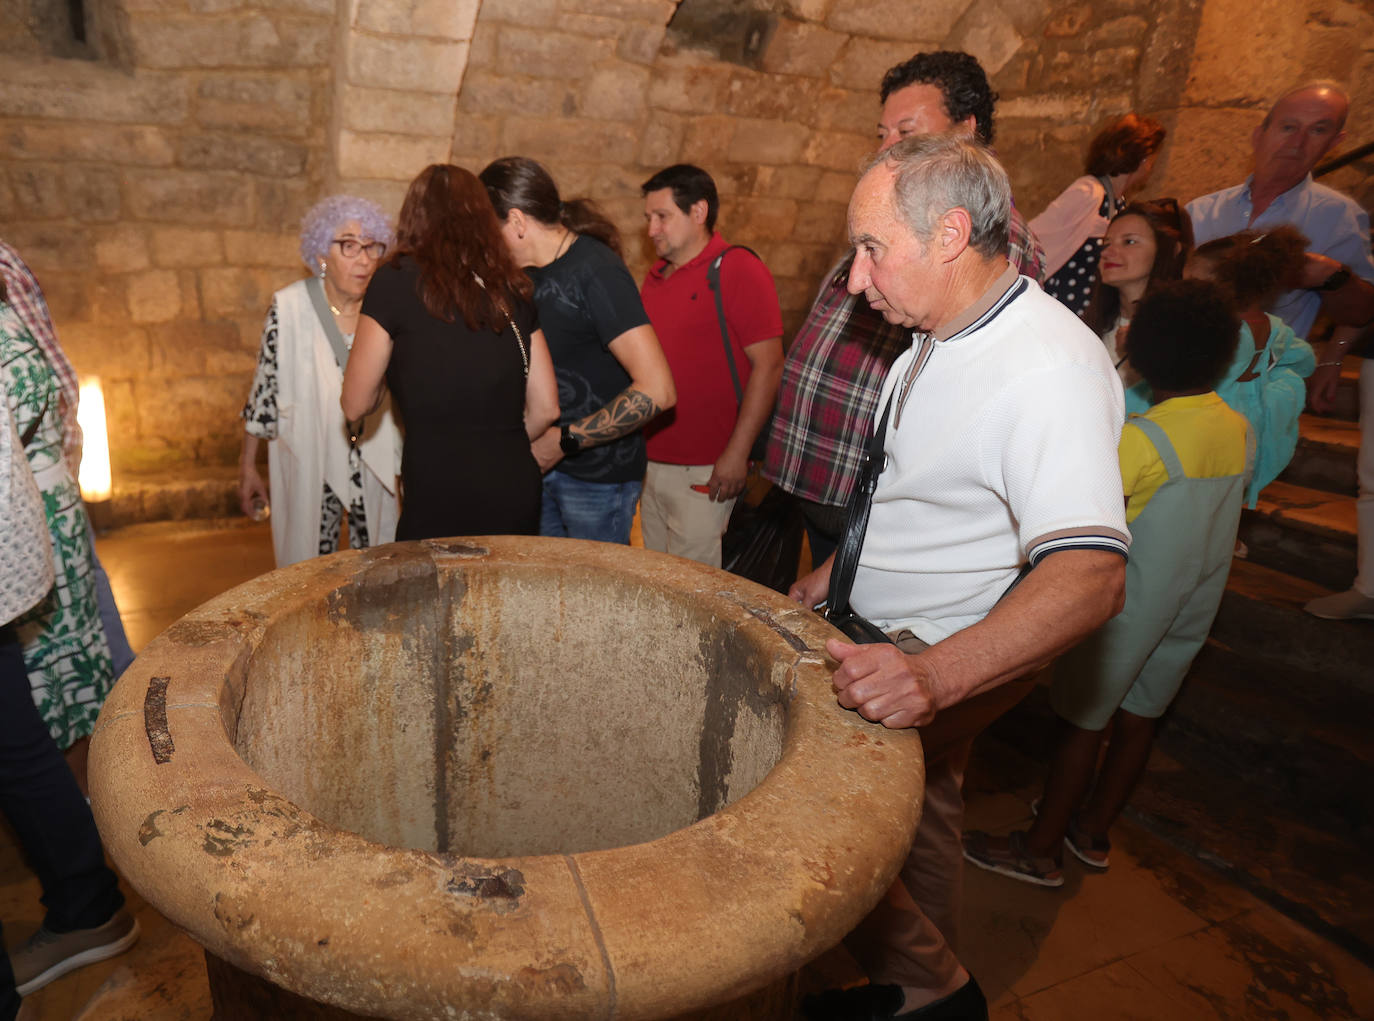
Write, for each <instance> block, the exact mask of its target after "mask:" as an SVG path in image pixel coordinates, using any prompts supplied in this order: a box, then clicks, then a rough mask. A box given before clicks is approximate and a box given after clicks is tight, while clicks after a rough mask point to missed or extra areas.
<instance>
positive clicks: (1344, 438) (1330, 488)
mask: <svg viewBox="0 0 1374 1021" xmlns="http://www.w3.org/2000/svg"><path fill="white" fill-rule="evenodd" d="M1299 429H1300V435H1299V437H1298V449H1297V450H1296V451H1295V452H1294V454H1293V460H1292V461H1291V462H1290V463H1289V465H1288V467H1287V468H1286V469H1284V472H1283V474H1282V475H1280V476H1279V478H1280V479H1281V480H1282V481H1284V482H1289V483H1292V484H1293V485H1297V486H1304V487H1306V488H1308V489H1321V490H1325V491H1327V492H1331V493H1339V494H1341V495H1343V496H1352V497H1353V496H1354V495H1355V493H1356V491H1357V490H1358V488H1359V487H1358V482H1357V480H1356V477H1355V459H1356V457H1357V456H1358V454H1359V451H1360V424H1359V423H1358V422H1351V421H1347V420H1346V419H1342V418H1328V417H1325V416H1321V415H1303V416H1302V419H1301V421H1300V424H1299Z"/></svg>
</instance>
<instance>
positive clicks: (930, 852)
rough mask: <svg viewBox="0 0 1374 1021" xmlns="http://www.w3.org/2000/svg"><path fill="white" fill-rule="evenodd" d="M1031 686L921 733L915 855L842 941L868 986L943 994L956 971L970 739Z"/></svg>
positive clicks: (989, 697) (946, 715)
mask: <svg viewBox="0 0 1374 1021" xmlns="http://www.w3.org/2000/svg"><path fill="white" fill-rule="evenodd" d="M892 638H893V641H894V642H896V644H897V648H899V649H901V650H902V651H903V652H905V653H908V654H915V653H918V652H921V651H923V650H925V649H927V648H929V646H927V645H926V643H925V642H923V641H921V640H920V639H919V638H917V637H916V636H915V635H913V634H912V633H911V632H910V631H899V632H897V633H896V634H894V635H893V636H892ZM1034 683H1035V680H1034V676H1032V677H1028V678H1025V679H1022V680H1016V681H1010V682H1008V683H1007V684H1004V685H1001V686H1000V687H997V688H993V689H992V690H991V691H988V692H984V693H983V694H980V695H977V696H975V697H973V698H970V699H968V700H966V701H964V702H961V703H960V704H959V705H956V706H951V707H950V708H949V709H946V710H944V712H942V713H940V715H939V716H937V717H936V719H935V721H934V722H933V723H931V724H930V726H928V727H922V728H921V741H922V744H923V745H924V748H925V754H926V788H925V800H924V803H923V806H922V809H921V821H920V824H919V825H918V826H917V827H916V836H915V838H914V839H913V840H912V844H911V850H910V852H908V854H907V859H906V862H905V863H904V864H903V865H902V869H901V872H899V873H898V875H897V880H896V882H894V883H893V884H892V886H891V888H890V889H889V890H888V891H887V893H885V894H884V895H883V899H882V900H881V901H879V902H878V905H877V907H875V908H874V909H873V910H872V911H871V912H869V914H868V916H867V917H866V918H865V919H864V920H863V921H862V922H860V923H859V924H858V926H857V927H856V928H855V929H854V931H853V932H851V933H850V934H849V935H848V936H846V937H845V941H844V942H845V947H846V948H848V950H849V952H850V953H851V954H853V955H854V959H855V960H856V961H858V962H859V965H860V966H861V967H862V968H863V969H864V971H865V972H866V973H867V975H868V978H869V981H870V982H873V983H875V984H890V985H899V986H906V987H908V988H911V989H932V990H934V989H942V988H944V987H946V986H948V985H949V983H950V982H951V981H952V980H953V978H954V975H955V973H956V972H957V971H958V970H959V958H958V957H957V956H956V955H955V947H956V946H957V945H958V939H959V934H958V925H959V911H960V907H961V902H962V895H963V866H964V854H963V845H962V832H963V828H964V791H963V787H964V770H965V769H966V767H967V766H968V759H969V751H970V749H971V748H972V747H973V739H974V738H975V737H976V736H977V735H978V734H979V732H981V731H982V730H983V729H984V728H985V727H986V726H987V725H988V724H990V723H991V722H992V721H993V720H995V719H997V717H998V716H1001V715H1002V713H1004V712H1006V711H1007V710H1008V709H1010V708H1011V707H1012V706H1014V705H1015V704H1016V703H1017V702H1019V701H1020V700H1021V699H1022V698H1024V697H1025V696H1026V694H1028V693H1029V692H1030V689H1031V688H1032V687H1034Z"/></svg>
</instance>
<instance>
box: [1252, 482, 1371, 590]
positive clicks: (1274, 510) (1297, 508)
mask: <svg viewBox="0 0 1374 1021" xmlns="http://www.w3.org/2000/svg"><path fill="white" fill-rule="evenodd" d="M1240 538H1241V541H1242V542H1244V543H1245V545H1246V547H1247V550H1248V554H1247V559H1248V560H1249V561H1251V562H1252V563H1257V564H1260V565H1263V566H1266V567H1271V568H1274V569H1275V570H1278V571H1283V572H1284V573H1285V574H1291V575H1294V576H1295V577H1298V578H1304V579H1306V580H1308V581H1312V582H1316V583H1317V584H1319V585H1324V586H1325V587H1326V588H1328V589H1331V590H1333V591H1342V590H1344V589H1347V588H1349V587H1350V583H1351V581H1352V580H1353V578H1354V576H1355V501H1354V499H1353V498H1352V497H1350V496H1342V495H1339V494H1336V493H1330V492H1325V491H1323V490H1319V489H1311V488H1308V487H1306V486H1295V485H1293V484H1292V483H1289V482H1284V481H1277V482H1271V483H1270V484H1269V485H1268V486H1266V487H1265V488H1264V491H1263V492H1262V493H1261V494H1260V498H1259V505H1258V507H1257V508H1256V509H1255V510H1246V511H1245V512H1244V513H1243V514H1242V515H1241V521H1240Z"/></svg>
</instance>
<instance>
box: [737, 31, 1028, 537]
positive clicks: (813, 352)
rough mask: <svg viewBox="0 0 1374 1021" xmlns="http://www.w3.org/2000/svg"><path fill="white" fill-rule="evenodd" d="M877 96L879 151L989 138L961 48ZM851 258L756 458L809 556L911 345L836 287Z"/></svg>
mask: <svg viewBox="0 0 1374 1021" xmlns="http://www.w3.org/2000/svg"><path fill="white" fill-rule="evenodd" d="M879 97H880V99H881V100H882V110H881V112H880V115H879V119H878V148H879V149H880V150H882V149H887V148H888V147H890V146H892V145H894V144H896V143H897V142H899V141H901V140H902V139H903V138H907V137H909V136H911V135H923V134H932V133H940V132H946V131H949V132H956V133H961V134H966V135H969V136H972V137H974V138H977V140H978V141H980V142H982V143H983V144H984V145H987V144H989V143H990V142H991V141H992V138H993V105H994V104H995V103H996V101H997V93H996V92H994V91H993V90H992V86H991V85H990V84H989V83H988V77H987V75H986V74H985V73H984V71H983V68H982V67H981V66H980V65H979V63H978V61H977V60H976V59H975V58H974V57H972V56H970V55H969V54H967V53H959V52H954V51H939V52H933V53H917V54H916V55H915V56H913V57H912V58H911V59H909V60H905V61H903V62H902V63H900V64H898V65H896V66H895V67H892V68H890V69H889V70H888V72H887V73H886V74H885V75H884V76H883V80H882V86H881V89H880V92H879ZM1007 230H1008V235H1009V237H1008V243H1007V259H1008V260H1009V261H1010V262H1011V264H1012V265H1013V266H1015V267H1016V269H1017V271H1018V272H1019V273H1021V274H1022V275H1024V276H1028V277H1031V278H1032V279H1034V280H1036V281H1040V280H1042V279H1043V278H1044V261H1045V253H1044V252H1043V251H1042V250H1041V248H1040V245H1039V243H1038V242H1037V241H1036V240H1035V235H1034V234H1033V233H1032V232H1031V229H1030V227H1028V226H1027V225H1026V221H1025V219H1024V218H1023V217H1022V216H1021V214H1020V213H1019V212H1017V210H1016V209H1015V207H1013V208H1012V210H1011V217H1010V220H1009V221H1008V223H1007ZM852 262H853V257H852V255H848V256H846V257H845V258H844V259H842V260H841V261H840V263H839V264H838V265H836V266H835V267H834V268H833V269H832V270H831V271H830V274H829V276H828V277H827V278H826V281H825V283H823V284H822V285H821V289H820V293H819V294H818V295H817V296H816V301H815V304H814V305H812V307H811V311H810V312H809V313H807V317H806V321H805V322H804V323H803V324H802V327H801V329H800V330H799V331H798V333H797V336H796V338H795V339H794V340H793V341H792V345H791V347H789V348H788V351H787V358H786V361H785V362H784V364H783V376H782V385H781V388H780V389H779V392H778V406H777V411H776V412H775V414H774V417H773V425H772V430H771V432H770V434H769V440H768V450H767V454H766V456H765V458H764V468H763V474H764V477H765V478H767V479H768V480H769V481H771V482H773V483H774V484H775V485H777V486H779V487H780V488H781V489H784V490H786V491H787V492H789V493H792V494H793V495H795V496H796V497H798V499H799V501H800V504H801V509H802V516H803V519H804V520H805V522H806V532H807V538H808V540H809V541H810V543H811V555H812V562H813V563H817V564H818V563H820V562H821V561H823V560H824V559H825V558H826V557H828V556H829V555H830V554H831V552H832V551H833V550H834V549H835V543H836V540H837V539H838V538H839V534H840V528H841V525H842V524H843V520H844V505H845V501H846V500H848V499H849V494H850V492H851V491H852V490H853V488H854V482H855V480H856V479H857V477H858V470H859V462H860V460H861V459H862V457H863V447H864V439H865V437H866V436H867V435H868V431H869V428H870V426H871V424H872V422H873V418H874V410H875V406H876V404H877V401H878V389H879V387H880V386H881V384H882V381H883V376H884V375H885V374H886V372H887V369H888V366H890V365H891V364H892V362H893V360H894V359H895V358H896V357H897V355H898V354H900V353H901V352H902V351H904V350H906V348H907V347H908V346H910V343H911V334H910V331H908V330H904V329H902V328H901V327H898V326H893V325H891V324H889V323H886V322H884V321H883V319H882V317H881V316H879V315H878V314H877V313H876V312H874V311H873V310H872V309H870V308H869V307H868V306H867V305H866V304H865V303H864V302H863V301H860V300H858V299H856V298H855V297H854V296H853V295H851V294H849V293H848V292H847V291H846V290H845V281H846V280H848V278H849V269H850V266H851V265H852Z"/></svg>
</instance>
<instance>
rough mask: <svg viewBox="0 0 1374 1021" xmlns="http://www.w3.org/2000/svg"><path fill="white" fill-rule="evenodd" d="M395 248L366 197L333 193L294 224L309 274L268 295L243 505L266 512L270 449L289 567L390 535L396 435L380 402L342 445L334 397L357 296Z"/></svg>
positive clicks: (276, 533) (275, 505) (247, 410)
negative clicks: (260, 461) (262, 461)
mask: <svg viewBox="0 0 1374 1021" xmlns="http://www.w3.org/2000/svg"><path fill="white" fill-rule="evenodd" d="M391 243H392V229H391V222H390V220H389V219H388V218H387V216H386V214H385V213H383V212H382V210H381V208H380V207H379V206H377V205H376V204H375V203H372V202H369V201H367V200H366V199H360V198H355V197H353V196H351V195H334V196H331V197H329V198H326V199H323V200H322V201H320V202H318V203H316V205H315V206H313V207H312V208H311V209H310V211H309V212H308V213H306V214H305V219H304V220H302V221H301V238H300V254H301V259H302V260H303V261H304V262H305V265H306V267H307V268H308V269H309V270H310V272H311V276H309V277H307V278H306V279H304V280H298V281H296V282H295V283H294V284H291V285H289V286H287V287H283V288H282V289H281V290H280V291H278V292H277V293H276V294H275V295H273V297H272V307H271V308H270V309H268V312H267V321H266V323H265V324H264V326H263V331H262V346H261V349H260V351H259V354H258V369H257V374H256V375H255V376H254V378H253V389H252V392H251V393H250V394H249V397H248V403H247V404H245V405H244V408H243V411H242V413H241V417H242V418H243V423H244V425H243V428H244V435H243V449H242V453H241V455H240V458H239V505H240V506H241V507H242V508H243V512H244V513H245V514H247V515H249V516H250V517H254V518H258V519H261V518H262V517H264V516H266V514H267V511H268V496H269V490H268V487H267V486H265V485H264V484H263V480H262V476H261V475H260V474H259V472H258V468H257V464H256V461H257V453H258V444H259V441H260V440H267V441H268V447H267V452H268V475H269V479H270V481H271V490H270V496H271V503H272V511H273V513H272V548H273V551H274V553H275V554H276V560H277V566H278V567H285V566H286V565H287V564H294V563H296V562H297V561H299V560H306V559H308V558H310V557H314V556H318V555H320V554H322V553H333V552H334V551H336V550H337V549H338V548H339V545H340V535H341V532H342V530H343V527H344V524H345V519H346V522H347V533H348V544H349V545H350V546H351V547H353V548H354V549H364V548H366V547H368V546H376V545H380V544H382V543H387V542H391V541H392V540H393V539H395V537H396V523H397V518H398V514H399V510H398V504H397V499H396V476H397V475H398V474H399V467H400V450H399V448H400V434H399V432H398V431H397V428H396V424H395V422H394V420H393V418H392V415H391V408H390V404H389V402H386V401H383V402H382V403H381V404H380V405H379V406H378V408H377V409H376V410H375V411H374V412H373V413H372V414H370V415H369V416H368V417H367V421H366V422H365V423H364V424H363V429H362V432H361V435H360V438H358V440H357V441H356V442H353V440H352V439H351V437H350V433H349V429H348V425H347V423H345V421H344V417H343V412H342V411H341V410H340V408H339V392H340V387H341V385H342V383H343V372H344V367H345V365H346V364H347V361H348V353H349V350H350V348H351V345H352V342H353V337H354V334H355V332H356V330H357V328H358V317H359V312H360V310H361V309H362V303H363V294H364V293H365V292H366V291H367V285H368V283H369V281H371V279H372V274H373V272H374V271H375V270H376V269H377V266H378V265H379V263H380V262H381V260H382V258H383V257H384V256H385V255H386V252H387V250H388V248H389V247H390V246H391Z"/></svg>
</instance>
